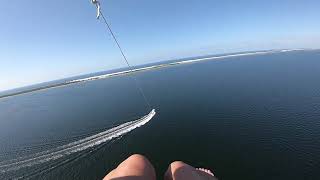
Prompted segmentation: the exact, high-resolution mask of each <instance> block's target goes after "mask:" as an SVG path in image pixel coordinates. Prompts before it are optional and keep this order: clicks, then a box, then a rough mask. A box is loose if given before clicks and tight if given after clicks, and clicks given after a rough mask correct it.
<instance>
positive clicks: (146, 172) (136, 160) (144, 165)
mask: <svg viewBox="0 0 320 180" xmlns="http://www.w3.org/2000/svg"><path fill="white" fill-rule="evenodd" d="M128 176H132V177H144V178H145V179H155V177H156V175H155V170H154V168H153V166H152V164H151V163H150V162H149V160H148V159H147V158H146V157H144V156H142V155H140V154H134V155H131V156H130V157H128V158H127V159H126V160H124V161H123V162H122V163H121V164H120V165H119V166H118V167H117V168H116V169H114V170H113V171H112V172H111V173H109V174H108V175H107V176H106V178H105V179H111V178H110V177H113V178H114V177H128Z"/></svg>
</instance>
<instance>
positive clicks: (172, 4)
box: [0, 0, 320, 91]
mask: <svg viewBox="0 0 320 180" xmlns="http://www.w3.org/2000/svg"><path fill="white" fill-rule="evenodd" d="M100 1H101V3H102V10H103V12H104V14H105V15H106V16H107V18H108V20H109V22H110V24H111V26H112V28H113V30H114V32H115V34H116V36H117V37H118V40H119V41H120V43H121V45H122V46H123V49H124V51H125V53H126V54H127V56H128V59H129V61H130V63H131V64H133V65H135V64H144V63H151V62H157V61H162V60H168V59H175V58H181V57H188V56H198V55H205V54H217V53H227V52H236V51H246V50H260V49H276V48H320V23H319V19H320V11H319V7H320V1H317V0H314V1H308V0H304V1H302V0H301V1H295V0H284V1H281V0H269V1H253V0H252V1H228V0H224V1H214V0H201V1H200V0H187V1H186V0H185V1H182V0H161V1H156V0H100ZM95 13H96V12H95V8H94V6H93V5H91V4H90V2H89V0H77V1H74V0H69V1H67V0H54V1H43V0H42V1H40V0H32V1H31V0H23V1H12V0H0V91H2V90H6V89H12V88H16V87H21V86H25V85H30V84H35V83H39V82H45V81H49V80H54V79H60V78H64V77H69V76H75V75H80V74H86V73H90V72H96V71H103V70H108V69H114V68H119V67H123V66H125V62H124V61H123V60H122V59H121V55H120V53H119V51H118V49H117V47H116V45H115V44H114V42H113V40H112V39H111V36H110V35H109V34H108V33H107V31H106V27H105V26H104V25H103V24H102V22H99V21H97V20H96V19H95Z"/></svg>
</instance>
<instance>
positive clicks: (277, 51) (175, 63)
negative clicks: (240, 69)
mask: <svg viewBox="0 0 320 180" xmlns="http://www.w3.org/2000/svg"><path fill="white" fill-rule="evenodd" d="M302 50H305V49H282V50H270V51H256V52H247V53H238V54H229V55H221V56H211V57H205V58H196V59H189V60H183V61H177V62H172V63H168V64H159V65H152V66H146V67H142V68H136V69H132V70H126V71H119V72H114V73H109V74H103V75H99V76H91V77H88V78H82V79H76V80H72V81H68V82H66V84H70V83H79V82H84V81H92V80H97V79H104V78H108V77H112V76H118V75H123V74H127V73H132V72H139V71H145V70H151V69H156V68H162V67H167V66H173V65H179V64H187V63H195V62H200V61H206V60H216V59H224V58H230V57H241V56H252V55H262V54H271V53H281V52H290V51H302Z"/></svg>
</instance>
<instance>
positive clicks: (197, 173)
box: [104, 154, 217, 180]
mask: <svg viewBox="0 0 320 180" xmlns="http://www.w3.org/2000/svg"><path fill="white" fill-rule="evenodd" d="M164 179H165V180H217V179H216V178H215V177H214V175H213V174H212V172H211V171H209V170H206V169H196V168H194V167H192V166H190V165H188V164H185V163H184V162H182V161H175V162H173V163H171V164H170V165H169V167H168V170H167V171H166V173H165V176H164ZM104 180H156V173H155V170H154V168H153V166H152V164H151V163H150V162H149V160H148V159H147V158H146V157H144V156H142V155H139V154H135V155H132V156H130V157H129V158H127V159H126V160H124V161H123V162H122V163H121V164H120V165H119V166H118V167H117V168H116V169H114V170H112V171H111V172H110V173H109V174H108V175H106V176H105V177H104Z"/></svg>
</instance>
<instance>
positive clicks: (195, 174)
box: [164, 161, 217, 180]
mask: <svg viewBox="0 0 320 180" xmlns="http://www.w3.org/2000/svg"><path fill="white" fill-rule="evenodd" d="M164 179H165V180H217V178H216V177H214V175H213V173H212V172H211V171H210V170H207V169H204V168H198V169H196V168H194V167H192V166H190V165H188V164H186V163H184V162H182V161H175V162H173V163H171V164H170V166H169V168H168V170H167V172H166V173H165V178H164Z"/></svg>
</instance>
